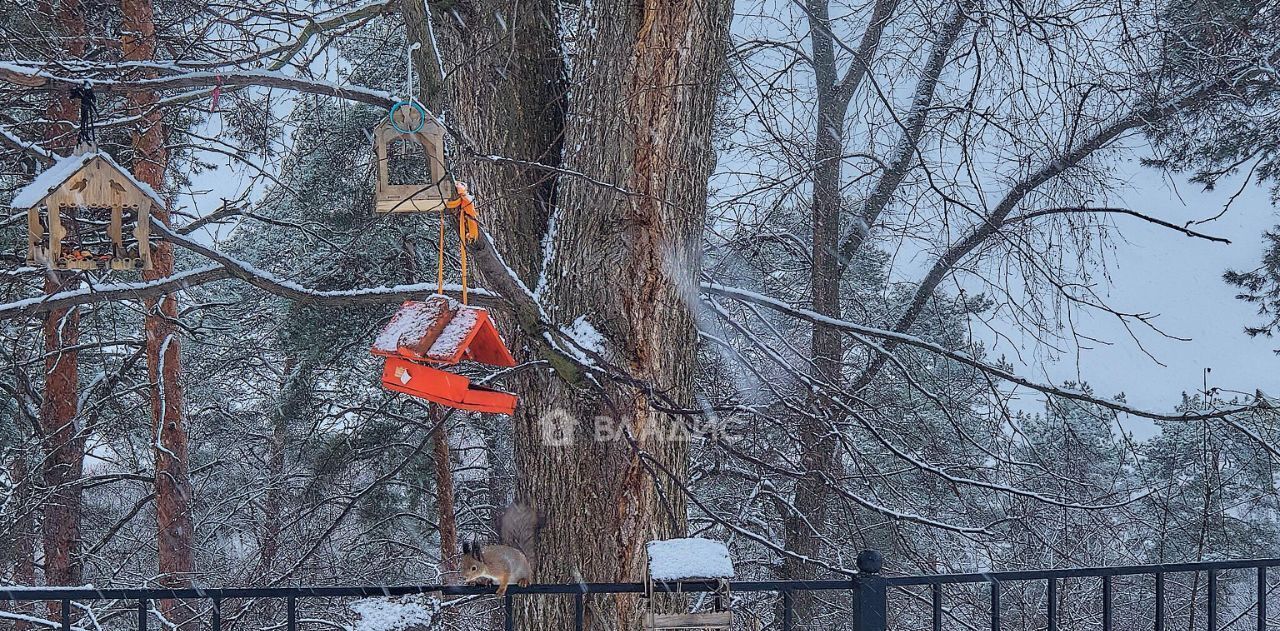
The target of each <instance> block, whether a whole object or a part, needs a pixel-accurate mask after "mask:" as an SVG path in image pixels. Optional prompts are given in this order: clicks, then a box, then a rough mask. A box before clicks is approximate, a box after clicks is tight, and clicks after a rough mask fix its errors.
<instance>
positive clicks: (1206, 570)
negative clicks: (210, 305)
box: [0, 551, 1280, 631]
mask: <svg viewBox="0 0 1280 631" xmlns="http://www.w3.org/2000/svg"><path fill="white" fill-rule="evenodd" d="M1273 567H1280V559H1245V560H1236V561H1209V562H1200V563H1170V564H1160V565H1132V566H1117V567H1093V568H1067V569H1049V570H1022V571H1012V572H983V573H970V574H938V575H917V576H884V575H882V574H881V573H880V555H879V554H878V553H876V552H873V551H863V552H862V553H861V554H859V556H858V568H859V572H858V573H857V574H854V575H852V576H849V577H847V578H843V579H837V580H815V581H733V582H731V583H730V585H731V587H732V590H733V592H734V593H735V594H751V593H759V592H766V593H774V594H778V595H779V596H780V597H781V599H782V607H781V614H780V618H781V619H780V620H777V621H776V626H774V627H771V628H780V629H782V630H783V631H792V629H794V628H795V626H796V624H797V621H796V620H795V619H794V602H795V596H796V595H797V594H799V593H805V592H827V593H832V592H844V593H846V594H847V595H848V596H850V597H851V600H852V616H851V617H850V618H846V619H844V620H842V622H844V623H845V624H844V625H843V626H841V627H840V628H845V629H850V630H851V631H887V630H888V629H889V628H890V620H891V619H893V618H894V616H895V614H896V613H897V612H896V611H894V610H892V609H890V607H889V603H890V599H889V595H890V590H891V589H892V590H902V591H910V590H916V591H918V589H919V588H921V587H925V588H927V589H928V591H929V597H928V604H929V606H930V607H931V612H930V613H931V616H930V617H931V623H930V622H925V628H932V629H934V630H935V631H941V630H942V629H946V628H953V627H955V626H956V625H955V624H952V622H953V621H949V620H947V616H948V615H950V614H949V612H948V610H947V608H946V606H945V605H946V602H945V595H944V591H943V588H944V587H945V586H948V585H958V584H975V585H981V584H985V585H986V586H987V594H988V597H989V601H988V602H989V603H990V605H991V607H990V619H989V622H990V626H989V628H990V629H992V631H999V630H1000V629H1002V628H1005V629H1014V628H1015V627H1002V624H1003V623H1004V620H1003V616H1002V614H1003V613H1004V611H1003V610H1002V607H1001V604H1000V596H1001V592H1002V590H1005V589H1008V587H1007V586H1008V585H1011V584H1016V583H1019V582H1043V583H1044V584H1045V586H1046V590H1047V591H1046V595H1047V597H1046V598H1044V599H1043V601H1044V603H1045V608H1044V610H1043V611H1042V612H1040V614H1041V615H1042V617H1041V618H1040V619H1039V622H1038V623H1037V626H1036V628H1037V629H1047V631H1057V630H1058V625H1059V622H1060V619H1059V611H1058V606H1059V605H1058V600H1057V598H1056V597H1055V596H1056V594H1057V589H1058V586H1059V585H1060V584H1061V582H1062V581H1065V580H1067V579H1080V578H1097V579H1100V582H1101V590H1100V591H1101V593H1100V600H1101V609H1100V612H1099V617H1100V619H1099V620H1097V621H1096V623H1098V624H1100V626H1101V628H1102V629H1104V631H1111V630H1112V629H1116V628H1118V627H1116V626H1115V622H1114V619H1113V616H1114V610H1115V606H1114V594H1113V592H1114V590H1115V585H1114V579H1115V578H1117V577H1133V576H1150V577H1152V578H1153V579H1154V581H1153V589H1152V597H1153V604H1152V608H1151V611H1149V612H1145V613H1144V614H1142V615H1143V617H1144V618H1146V619H1147V621H1148V622H1149V624H1150V625H1151V627H1146V628H1152V629H1154V631H1164V630H1165V628H1166V626H1165V625H1166V616H1167V609H1166V593H1165V584H1166V577H1167V576H1168V575H1171V574H1172V575H1182V574H1195V575H1196V577H1197V578H1198V577H1199V576H1200V574H1203V575H1204V576H1205V583H1204V585H1205V589H1204V590H1203V596H1202V597H1203V602H1204V609H1203V610H1204V612H1205V619H1206V620H1205V625H1204V626H1205V628H1207V629H1209V630H1210V631H1218V630H1219V629H1224V628H1226V627H1225V626H1224V625H1223V621H1222V620H1220V617H1221V616H1220V607H1219V605H1220V603H1219V595H1220V591H1222V590H1220V589H1219V579H1220V576H1221V575H1222V573H1224V572H1228V571H1231V570H1246V571H1253V572H1256V581H1255V585H1256V591H1254V595H1253V597H1252V598H1251V599H1249V602H1247V603H1242V602H1239V601H1237V602H1235V603H1233V606H1234V609H1235V610H1236V611H1235V615H1234V620H1233V622H1235V623H1237V624H1234V625H1232V628H1239V624H1238V623H1240V622H1249V620H1248V619H1250V618H1251V619H1252V621H1253V623H1254V624H1256V628H1257V629H1258V630H1259V631H1265V630H1266V629H1267V628H1269V627H1268V620H1267V616H1268V613H1267V612H1268V609H1267V600H1266V597H1267V594H1268V592H1270V591H1271V586H1270V583H1269V582H1268V577H1269V576H1271V577H1273V578H1277V577H1280V576H1277V573H1271V572H1268V570H1269V569H1270V568H1273ZM717 587H718V583H717V582H716V581H688V582H670V583H663V582H655V585H654V588H655V589H656V590H657V591H663V592H675V591H677V590H678V591H681V592H684V593H691V592H692V593H699V592H709V591H714V590H715V589H716V588H717ZM495 589H496V588H495V587H493V586H476V587H472V586H445V585H401V586H382V587H237V588H217V589H202V588H190V589H132V588H105V589H97V588H93V587H6V586H0V609H2V608H3V605H4V604H5V603H6V602H7V603H11V604H16V603H31V602H58V603H61V611H62V616H61V617H60V620H61V622H60V623H50V622H48V621H44V620H41V621H40V623H43V624H41V625H40V626H44V627H46V628H54V629H58V628H60V629H64V630H65V631H73V630H74V629H79V628H80V627H79V626H77V625H73V622H72V616H71V615H70V612H71V610H72V604H73V603H74V602H84V601H104V600H110V601H125V602H133V603H136V605H137V627H136V628H137V629H138V630H139V631H146V630H147V629H148V618H149V617H152V615H153V613H154V612H153V610H152V608H151V605H152V603H153V602H154V601H157V600H184V601H201V602H207V603H208V604H209V609H208V615H209V618H208V619H209V621H210V623H211V624H210V628H211V629H212V630H213V631H221V629H222V609H221V608H222V602H223V601H226V600H232V599H274V600H283V601H284V602H285V612H286V613H285V618H286V619H285V621H284V624H283V625H282V626H283V627H284V629H286V630H287V631H297V629H298V627H299V618H298V603H299V601H300V600H306V599H328V598H349V599H361V600H354V607H353V610H354V611H356V612H358V613H359V612H361V611H368V612H373V614H375V615H374V618H376V621H374V622H376V624H377V625H382V626H379V627H377V628H378V629H379V630H380V631H394V630H395V629H396V627H395V621H394V617H395V616H396V615H401V612H391V613H388V610H387V609H386V608H385V607H379V606H378V605H376V604H373V603H371V602H370V600H369V599H371V598H386V599H396V598H401V597H405V596H413V595H421V596H423V597H424V599H425V600H423V601H422V602H421V603H419V606H420V608H421V611H420V612H419V613H421V614H422V615H423V616H426V615H433V612H434V610H433V609H432V605H430V604H425V603H429V602H431V600H430V599H432V598H438V597H444V596H483V595H489V594H493V593H494V592H495ZM644 590H645V585H644V584H643V583H576V584H566V585H559V584H536V585H530V586H528V587H517V586H514V585H513V586H511V587H510V589H509V590H508V592H507V595H506V596H505V598H503V601H502V603H503V612H504V619H505V623H504V624H505V627H504V628H506V629H508V630H514V629H515V628H516V627H515V616H514V615H513V614H512V611H513V601H514V600H515V599H517V598H531V597H532V598H537V597H545V596H549V595H562V596H563V595H569V596H572V597H573V599H574V611H575V613H576V624H575V628H576V629H579V630H582V629H585V628H586V624H585V619H586V606H585V602H586V599H587V598H588V597H590V596H608V595H613V594H636V595H639V594H642V593H643V592H644ZM1184 604H1185V603H1184ZM1192 604H1193V605H1195V603H1192ZM1197 606H1198V605H1197ZM393 614H394V615H393ZM4 617H5V614H4V613H3V612H2V611H0V619H4ZM412 617H413V616H410V618H412ZM8 619H10V620H17V619H26V620H28V621H31V622H35V621H36V619H34V618H31V617H29V616H24V615H22V614H12V615H9V616H8ZM1075 622H1077V623H1078V622H1079V621H1075ZM961 626H965V627H969V628H980V627H973V625H971V624H969V623H968V622H967V621H966V622H965V623H963V624H962V625H961ZM1250 626H1253V625H1250ZM156 628H161V627H160V625H156ZM353 628H354V629H355V630H356V631H360V630H361V629H362V627H361V626H359V625H358V624H357V625H356V626H355V627H353ZM910 628H922V627H921V626H919V625H916V624H912V625H911V627H910ZM1017 628H1021V627H1017ZM370 631H372V627H371V629H370Z"/></svg>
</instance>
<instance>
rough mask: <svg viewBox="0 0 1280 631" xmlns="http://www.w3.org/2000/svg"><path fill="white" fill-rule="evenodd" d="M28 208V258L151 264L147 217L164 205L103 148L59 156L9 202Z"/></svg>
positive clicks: (130, 266) (72, 264) (94, 265)
mask: <svg viewBox="0 0 1280 631" xmlns="http://www.w3.org/2000/svg"><path fill="white" fill-rule="evenodd" d="M10 206H12V207H13V208H14V209H26V211H27V232H28V239H27V245H28V248H27V262H28V264H31V265H44V266H47V267H49V268H50V269H60V270H65V269H80V270H93V269H102V268H108V267H109V268H111V269H115V270H138V269H141V270H149V269H151V248H150V245H149V243H148V238H149V236H150V230H149V225H148V222H149V221H150V217H151V208H152V206H155V207H157V208H163V207H164V199H163V198H161V197H160V196H159V195H158V194H156V192H155V191H154V190H152V189H151V187H150V186H147V185H146V184H143V183H142V182H139V181H138V180H136V179H134V177H133V176H132V175H130V174H129V172H128V171H126V170H125V169H124V168H123V167H121V166H120V165H119V164H118V163H116V161H115V160H112V159H111V156H108V155H107V154H105V153H98V152H97V151H96V150H89V151H86V152H84V153H79V154H77V155H74V156H71V157H68V158H60V159H58V161H57V162H55V163H54V165H53V166H51V167H49V168H48V169H46V170H45V171H44V172H43V173H41V174H40V175H38V176H36V178H35V180H33V181H32V182H31V183H30V184H28V185H27V186H25V187H23V188H22V189H21V190H19V191H18V193H17V194H16V195H15V196H14V198H13V201H12V202H11V203H10Z"/></svg>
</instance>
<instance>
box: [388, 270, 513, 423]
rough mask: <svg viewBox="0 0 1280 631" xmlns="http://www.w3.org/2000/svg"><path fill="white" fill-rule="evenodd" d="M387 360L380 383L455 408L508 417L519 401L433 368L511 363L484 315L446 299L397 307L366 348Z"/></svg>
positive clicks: (478, 308)
mask: <svg viewBox="0 0 1280 631" xmlns="http://www.w3.org/2000/svg"><path fill="white" fill-rule="evenodd" d="M370 350H371V352H372V353H373V354H374V355H380V356H382V357H385V358H386V360H387V361H386V365H385V366H384V367H383V369H382V385H383V387H385V388H386V389H388V390H392V391H395V392H403V393H405V394H408V395H412V396H415V397H419V398H423V399H426V400H428V401H432V402H435V403H439V404H440V405H445V406H448V407H451V408H458V409H460V410H471V411H473V412H486V413H490V414H508V415H510V414H513V413H515V410H516V403H517V402H518V401H519V399H518V398H517V397H516V395H514V394H511V393H509V392H502V391H501V390H494V389H492V388H485V387H483V386H477V385H473V384H472V383H471V380H470V379H468V378H467V377H464V376H462V375H458V374H455V373H451V372H448V371H446V370H442V369H440V368H435V367H432V366H431V365H429V364H435V365H437V366H454V365H457V364H458V363H459V362H461V361H463V360H470V361H474V362H479V363H481V364H487V365H489V366H498V367H503V368H510V367H512V366H515V365H516V360H515V358H514V357H512V356H511V352H510V351H508V350H507V347H506V345H505V344H503V343H502V337H501V336H499V335H498V330H497V329H496V328H494V326H493V321H492V320H490V319H489V312H488V311H487V310H485V309H482V308H480V307H470V306H467V305H463V304H460V303H458V302H456V301H454V300H452V299H450V298H448V297H447V296H440V295H437V296H432V297H431V298H428V299H427V300H424V301H415V300H410V301H407V302H405V303H404V304H403V305H401V306H400V310H399V311H397V312H396V314H395V315H394V316H392V317H391V321H390V322H388V323H387V326H386V328H384V329H383V330H382V333H379V334H378V337H377V340H375V341H374V343H373V348H372V349H370Z"/></svg>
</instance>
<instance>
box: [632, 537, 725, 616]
mask: <svg viewBox="0 0 1280 631" xmlns="http://www.w3.org/2000/svg"><path fill="white" fill-rule="evenodd" d="M646 550H647V552H648V555H649V564H648V566H647V567H646V570H645V583H644V585H645V588H644V596H645V602H646V607H645V612H644V617H643V619H642V620H641V628H643V629H645V630H646V631H660V630H674V629H703V630H704V631H706V630H710V629H717V630H721V631H729V629H730V627H731V626H732V624H733V612H732V611H731V610H730V609H729V606H730V602H731V600H732V594H731V593H730V589H729V579H731V578H733V576H734V569H733V561H732V560H731V559H730V558H729V547H728V546H726V545H725V544H723V543H721V542H719V541H712V540H710V539H702V538H699V537H692V538H687V539H669V540H666V541H650V542H649V543H648V545H647V546H646ZM694 581H697V582H706V581H715V582H716V585H717V587H716V589H715V591H714V592H712V597H713V601H712V607H711V611H703V612H697V613H659V612H657V611H655V609H657V604H656V603H657V600H658V599H657V598H655V595H656V594H657V593H660V592H668V593H670V592H673V591H674V593H677V594H679V593H681V591H682V590H681V585H682V584H683V583H686V582H694ZM659 583H662V584H664V585H667V586H668V588H667V589H663V590H659V589H658V588H657V585H658V584H659ZM672 584H674V585H675V588H674V590H672V589H671V588H670V587H669V586H670V585H672Z"/></svg>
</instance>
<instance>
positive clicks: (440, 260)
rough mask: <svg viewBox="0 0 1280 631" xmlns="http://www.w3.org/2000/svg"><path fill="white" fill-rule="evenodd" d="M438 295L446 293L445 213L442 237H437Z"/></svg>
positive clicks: (442, 219) (441, 227) (441, 220)
mask: <svg viewBox="0 0 1280 631" xmlns="http://www.w3.org/2000/svg"><path fill="white" fill-rule="evenodd" d="M436 293H437V294H443V293H444V213H443V212H441V213H440V236H438V237H436Z"/></svg>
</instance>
